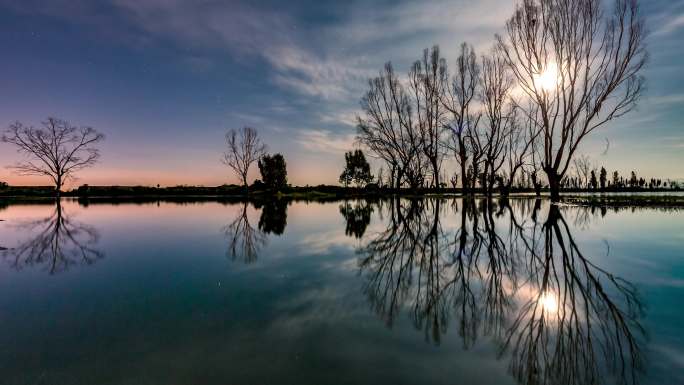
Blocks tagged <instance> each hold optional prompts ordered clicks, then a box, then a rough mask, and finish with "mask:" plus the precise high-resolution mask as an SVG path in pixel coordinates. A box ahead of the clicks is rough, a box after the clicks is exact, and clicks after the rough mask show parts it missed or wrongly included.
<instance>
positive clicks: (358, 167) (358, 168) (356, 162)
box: [340, 150, 373, 187]
mask: <svg viewBox="0 0 684 385" xmlns="http://www.w3.org/2000/svg"><path fill="white" fill-rule="evenodd" d="M344 161H345V167H344V171H342V174H340V183H342V184H343V185H344V186H345V187H347V186H348V185H349V184H351V183H354V184H356V186H357V187H361V186H365V185H366V184H368V183H370V182H372V181H373V175H372V174H371V171H370V165H369V164H368V161H367V160H366V157H365V156H364V155H363V151H361V150H354V151H350V152H347V153H345V154H344Z"/></svg>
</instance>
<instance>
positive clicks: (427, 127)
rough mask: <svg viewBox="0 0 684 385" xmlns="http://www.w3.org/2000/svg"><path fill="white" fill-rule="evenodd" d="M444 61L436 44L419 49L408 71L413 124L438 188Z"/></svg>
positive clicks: (443, 111)
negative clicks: (413, 113) (420, 54)
mask: <svg viewBox="0 0 684 385" xmlns="http://www.w3.org/2000/svg"><path fill="white" fill-rule="evenodd" d="M446 79H448V74H447V66H446V61H445V60H444V59H443V58H441V57H440V54H439V47H438V46H434V47H432V49H431V50H428V49H425V50H424V51H423V58H422V59H421V60H418V61H416V62H415V63H414V64H413V66H412V67H411V71H409V84H410V85H411V91H412V95H413V105H414V106H415V108H414V110H415V115H416V124H417V125H418V131H419V132H420V137H421V147H422V150H423V154H424V155H425V157H426V159H427V160H428V162H429V164H430V166H431V169H432V185H433V187H435V188H439V187H440V180H439V177H440V171H441V166H442V160H443V158H444V146H443V144H444V143H443V136H444V135H443V134H444V125H445V113H446V109H445V108H444V107H443V105H442V95H443V94H444V89H445V88H446V87H447V81H446Z"/></svg>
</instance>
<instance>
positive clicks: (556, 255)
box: [0, 199, 684, 384]
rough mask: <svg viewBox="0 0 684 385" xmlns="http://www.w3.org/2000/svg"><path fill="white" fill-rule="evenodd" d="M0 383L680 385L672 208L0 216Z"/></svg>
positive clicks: (74, 206)
mask: <svg viewBox="0 0 684 385" xmlns="http://www.w3.org/2000/svg"><path fill="white" fill-rule="evenodd" d="M0 219H2V222H0V275H1V277H0V373H2V374H1V380H0V382H1V383H3V384H471V383H472V384H474V383H477V384H592V383H596V384H621V383H628V384H632V383H640V384H663V383H666V384H681V383H684V333H682V329H683V326H682V324H683V321H684V317H683V316H684V301H683V300H682V298H684V255H683V254H682V249H684V247H683V246H684V211H677V210H665V209H643V208H634V209H631V208H627V209H620V210H617V211H616V210H612V209H609V210H606V209H603V210H602V209H600V208H596V209H593V210H592V209H589V208H583V207H576V206H560V207H557V206H551V205H549V204H548V202H547V201H538V200H534V199H512V200H511V201H510V202H508V203H506V202H501V201H494V202H490V203H488V202H486V201H483V200H475V201H472V200H463V199H448V200H436V199H431V200H415V201H410V200H400V201H394V200H389V201H382V202H368V201H349V202H335V203H304V202H290V203H287V202H283V201H280V202H269V203H266V204H251V203H250V204H242V203H237V204H224V203H220V202H202V203H191V204H177V203H165V202H160V203H157V202H154V203H145V204H132V203H130V204H109V203H98V202H90V204H87V205H84V204H79V203H78V202H75V201H62V202H61V204H59V205H56V204H54V203H43V204H9V205H8V204H6V203H5V204H0Z"/></svg>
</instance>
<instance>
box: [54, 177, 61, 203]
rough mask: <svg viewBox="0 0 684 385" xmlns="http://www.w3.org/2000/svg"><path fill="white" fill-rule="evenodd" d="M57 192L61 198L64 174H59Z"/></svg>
mask: <svg viewBox="0 0 684 385" xmlns="http://www.w3.org/2000/svg"><path fill="white" fill-rule="evenodd" d="M55 194H57V198H59V197H60V196H61V195H62V176H61V175H60V176H57V183H56V184H55Z"/></svg>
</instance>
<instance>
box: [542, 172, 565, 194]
mask: <svg viewBox="0 0 684 385" xmlns="http://www.w3.org/2000/svg"><path fill="white" fill-rule="evenodd" d="M544 172H545V173H546V178H547V179H548V180H549V192H550V193H551V202H558V201H560V181H561V178H562V176H561V175H558V172H557V171H556V170H555V169H554V168H552V167H546V168H544Z"/></svg>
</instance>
